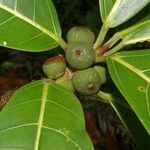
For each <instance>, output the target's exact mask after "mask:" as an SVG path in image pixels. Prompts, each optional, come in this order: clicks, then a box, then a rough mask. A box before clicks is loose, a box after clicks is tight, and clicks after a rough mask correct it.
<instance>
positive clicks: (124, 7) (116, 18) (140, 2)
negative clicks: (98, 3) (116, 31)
mask: <svg viewBox="0 0 150 150" xmlns="http://www.w3.org/2000/svg"><path fill="white" fill-rule="evenodd" d="M149 2H150V1H149V0H117V1H116V3H115V5H114V7H113V9H112V11H111V12H110V14H109V16H108V19H107V26H108V27H109V28H113V27H116V26H118V25H120V24H122V23H124V22H126V21H127V20H129V19H130V18H132V17H133V16H134V15H136V14H137V13H138V12H139V11H140V10H141V9H143V8H144V7H145V6H146V5H147V4H148V3H149Z"/></svg>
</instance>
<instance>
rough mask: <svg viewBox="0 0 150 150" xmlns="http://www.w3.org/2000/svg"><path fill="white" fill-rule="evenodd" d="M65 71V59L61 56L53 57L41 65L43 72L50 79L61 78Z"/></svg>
mask: <svg viewBox="0 0 150 150" xmlns="http://www.w3.org/2000/svg"><path fill="white" fill-rule="evenodd" d="M65 69H66V63H65V59H64V57H63V56H62V55H57V56H53V57H51V58H49V59H47V60H46V61H45V62H44V63H43V71H44V73H45V75H47V76H48V77H49V78H51V79H58V78H59V77H61V76H62V75H63V74H64V72H65Z"/></svg>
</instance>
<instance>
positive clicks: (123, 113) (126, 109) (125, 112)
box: [110, 93, 150, 150]
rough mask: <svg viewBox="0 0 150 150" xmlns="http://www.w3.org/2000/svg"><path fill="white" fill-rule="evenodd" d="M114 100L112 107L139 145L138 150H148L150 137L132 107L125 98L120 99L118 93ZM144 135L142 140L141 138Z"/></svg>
mask: <svg viewBox="0 0 150 150" xmlns="http://www.w3.org/2000/svg"><path fill="white" fill-rule="evenodd" d="M114 94H115V96H114V100H111V101H110V103H111V105H112V107H113V108H114V109H115V111H116V112H117V114H118V116H119V117H120V119H121V121H122V122H123V123H124V125H125V126H126V127H127V129H128V130H129V132H130V133H131V134H132V137H133V139H134V140H135V142H136V144H137V149H139V150H146V149H149V147H150V142H149V141H150V136H149V135H148V133H147V132H146V130H145V128H144V127H143V125H142V124H141V122H140V121H139V120H138V118H137V116H136V115H135V113H134V112H133V111H132V109H131V107H130V106H129V105H128V104H127V102H126V101H125V100H124V99H123V98H119V97H118V95H116V93H114ZM139 135H142V138H141V136H139Z"/></svg>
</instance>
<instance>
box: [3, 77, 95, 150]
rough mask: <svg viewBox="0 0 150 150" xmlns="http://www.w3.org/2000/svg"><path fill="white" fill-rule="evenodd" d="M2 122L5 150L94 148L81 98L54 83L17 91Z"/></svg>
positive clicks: (73, 149) (37, 84)
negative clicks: (86, 125) (85, 120)
mask: <svg viewBox="0 0 150 150" xmlns="http://www.w3.org/2000/svg"><path fill="white" fill-rule="evenodd" d="M0 122H1V123H0V149H1V150H4V149H13V150H17V149H19V150H27V149H28V150H60V149H62V150H67V149H68V150H69V149H71V150H77V149H80V150H83V149H86V150H92V149H93V146H92V144H91V141H90V138H89V136H88V134H87V133H86V131H85V123H84V116H83V112H82V108H81V105H80V103H79V101H78V99H77V98H76V97H75V96H74V94H72V93H71V92H69V91H68V90H66V89H64V88H63V87H61V86H59V85H57V84H55V83H54V82H53V81H50V80H39V81H34V82H32V83H29V84H28V85H25V86H24V87H22V88H20V89H19V90H17V92H16V93H15V94H14V95H13V97H12V98H11V100H10V102H9V103H8V104H7V105H6V107H5V108H4V109H3V110H2V112H1V113H0Z"/></svg>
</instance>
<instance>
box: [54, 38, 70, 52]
mask: <svg viewBox="0 0 150 150" xmlns="http://www.w3.org/2000/svg"><path fill="white" fill-rule="evenodd" d="M52 38H53V39H54V40H56V41H57V42H58V43H59V45H60V47H61V48H62V49H63V50H64V51H65V50H66V49H67V47H68V44H67V43H66V42H65V41H64V39H63V38H62V37H59V36H57V35H55V36H53V37H52Z"/></svg>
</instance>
